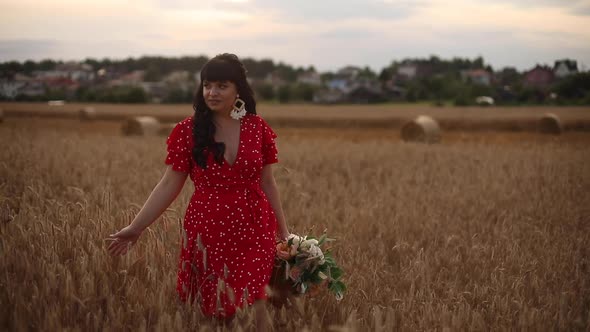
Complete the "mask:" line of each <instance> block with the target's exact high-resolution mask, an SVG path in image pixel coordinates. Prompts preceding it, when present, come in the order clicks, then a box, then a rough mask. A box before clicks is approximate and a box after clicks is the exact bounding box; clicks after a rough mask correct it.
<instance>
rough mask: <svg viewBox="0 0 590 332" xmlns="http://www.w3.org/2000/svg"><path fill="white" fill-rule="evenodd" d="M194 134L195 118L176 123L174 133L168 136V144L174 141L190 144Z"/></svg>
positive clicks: (190, 117)
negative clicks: (183, 141)
mask: <svg viewBox="0 0 590 332" xmlns="http://www.w3.org/2000/svg"><path fill="white" fill-rule="evenodd" d="M192 133H193V117H192V116H189V117H187V118H185V119H184V120H182V121H180V122H178V123H176V124H175V125H174V128H172V131H171V132H170V134H169V136H168V143H170V142H172V141H181V140H185V141H188V142H191V141H192Z"/></svg>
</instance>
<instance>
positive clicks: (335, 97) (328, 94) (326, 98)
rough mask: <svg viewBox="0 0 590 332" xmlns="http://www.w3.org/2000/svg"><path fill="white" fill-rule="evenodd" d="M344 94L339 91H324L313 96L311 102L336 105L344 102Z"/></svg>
mask: <svg viewBox="0 0 590 332" xmlns="http://www.w3.org/2000/svg"><path fill="white" fill-rule="evenodd" d="M345 96H346V94H345V93H344V92H342V91H341V90H335V89H324V90H320V91H317V92H316V93H314V95H313V102H314V103H318V104H336V103H342V102H344V100H345Z"/></svg>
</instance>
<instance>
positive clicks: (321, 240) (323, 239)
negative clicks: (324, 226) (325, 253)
mask: <svg viewBox="0 0 590 332" xmlns="http://www.w3.org/2000/svg"><path fill="white" fill-rule="evenodd" d="M326 238H327V236H326V234H324V235H322V236H321V237H320V239H319V240H318V244H319V245H320V246H321V245H322V244H324V242H325V241H326Z"/></svg>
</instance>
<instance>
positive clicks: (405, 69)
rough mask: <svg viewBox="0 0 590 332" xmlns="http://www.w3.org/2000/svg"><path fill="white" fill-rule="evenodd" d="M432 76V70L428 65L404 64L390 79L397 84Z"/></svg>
mask: <svg viewBox="0 0 590 332" xmlns="http://www.w3.org/2000/svg"><path fill="white" fill-rule="evenodd" d="M430 75H432V69H431V67H430V66H429V65H428V64H420V63H414V62H404V63H402V64H401V65H400V66H399V67H397V70H396V71H395V73H394V75H393V77H392V79H393V80H394V81H397V82H404V81H412V80H415V79H420V78H424V77H429V76H430Z"/></svg>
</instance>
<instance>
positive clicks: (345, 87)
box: [326, 77, 353, 92]
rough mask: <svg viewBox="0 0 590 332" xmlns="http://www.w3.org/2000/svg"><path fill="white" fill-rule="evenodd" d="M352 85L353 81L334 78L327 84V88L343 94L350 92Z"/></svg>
mask: <svg viewBox="0 0 590 332" xmlns="http://www.w3.org/2000/svg"><path fill="white" fill-rule="evenodd" d="M352 84H353V81H352V80H351V79H348V78H345V77H337V78H333V79H331V80H329V81H328V82H326V86H327V87H328V89H330V90H338V91H342V92H348V91H349V90H351V86H352Z"/></svg>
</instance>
